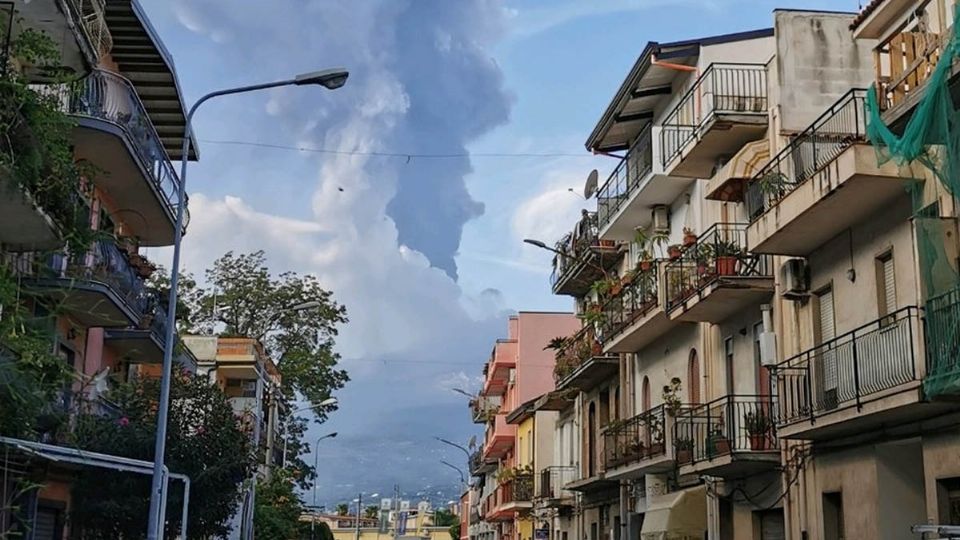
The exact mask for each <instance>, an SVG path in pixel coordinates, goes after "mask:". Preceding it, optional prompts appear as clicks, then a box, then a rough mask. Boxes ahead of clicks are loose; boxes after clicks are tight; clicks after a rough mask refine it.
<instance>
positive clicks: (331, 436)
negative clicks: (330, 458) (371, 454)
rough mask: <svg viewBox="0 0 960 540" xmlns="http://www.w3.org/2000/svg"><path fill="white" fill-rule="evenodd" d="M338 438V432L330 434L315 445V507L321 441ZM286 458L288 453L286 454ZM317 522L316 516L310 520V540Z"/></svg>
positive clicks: (314, 502)
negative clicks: (318, 450)
mask: <svg viewBox="0 0 960 540" xmlns="http://www.w3.org/2000/svg"><path fill="white" fill-rule="evenodd" d="M336 436H337V432H336V431H334V432H333V433H328V434H326V435H324V436H323V437H320V438H319V439H317V443H316V444H314V445H313V507H314V508H316V507H317V467H319V466H320V452H317V449H318V448H319V447H320V441H322V440H324V439H333V438H335V437H336ZM284 457H286V453H284ZM316 524H317V520H316V516H314V517H313V519H311V520H310V540H313V531H314V529H315V527H316Z"/></svg>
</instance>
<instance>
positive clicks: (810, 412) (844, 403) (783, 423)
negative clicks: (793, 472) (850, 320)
mask: <svg viewBox="0 0 960 540" xmlns="http://www.w3.org/2000/svg"><path fill="white" fill-rule="evenodd" d="M921 325H922V322H921V318H920V313H919V309H917V308H916V307H912V306H911V307H906V308H903V309H901V310H899V311H897V312H895V313H892V314H890V315H887V316H885V317H882V318H880V319H877V320H876V321H873V322H871V323H869V324H866V325H864V326H861V327H860V328H857V329H856V330H853V331H851V332H847V333H846V334H843V335H842V336H839V337H837V338H835V339H832V340H830V341H827V342H825V343H822V344H820V345H818V346H817V347H814V348H812V349H809V350H807V351H804V352H802V353H800V354H798V355H796V356H794V357H792V358H790V359H788V360H786V361H784V362H782V363H780V364H778V365H777V366H776V368H775V369H774V374H775V381H776V385H777V395H778V399H779V408H780V411H779V416H778V418H777V423H778V431H779V433H780V436H781V437H783V438H791V439H810V440H818V439H829V438H833V437H840V436H846V435H851V434H855V433H866V432H869V431H872V430H876V429H879V428H881V427H882V426H887V425H896V424H906V423H908V422H910V421H913V420H917V419H919V418H922V417H924V416H927V415H932V414H936V413H940V412H943V409H944V408H945V407H947V405H946V404H944V403H928V402H925V400H924V397H923V392H922V387H921V374H920V369H919V367H918V366H919V365H920V364H919V362H921V361H922V359H923V358H924V351H923V342H922V339H923V333H922V326H921ZM954 358H956V357H954Z"/></svg>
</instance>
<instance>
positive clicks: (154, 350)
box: [103, 293, 167, 364]
mask: <svg viewBox="0 0 960 540" xmlns="http://www.w3.org/2000/svg"><path fill="white" fill-rule="evenodd" d="M147 306H148V307H147V309H146V311H145V312H144V315H143V316H142V317H141V318H140V321H139V324H138V325H137V326H136V327H132V328H107V329H106V330H105V331H104V336H103V339H104V344H105V345H106V346H108V347H110V349H112V350H113V351H114V352H115V353H116V354H117V355H118V356H119V357H120V358H123V359H124V360H126V361H127V362H130V363H134V364H139V363H148V364H159V363H161V362H163V348H164V344H165V343H166V342H167V299H166V298H165V297H161V296H159V295H158V294H156V293H153V294H150V296H149V300H148V304H147Z"/></svg>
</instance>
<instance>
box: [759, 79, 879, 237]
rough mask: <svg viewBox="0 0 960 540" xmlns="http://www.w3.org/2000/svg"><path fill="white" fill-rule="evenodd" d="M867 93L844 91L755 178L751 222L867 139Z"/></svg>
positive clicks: (858, 90) (860, 90) (857, 89)
mask: <svg viewBox="0 0 960 540" xmlns="http://www.w3.org/2000/svg"><path fill="white" fill-rule="evenodd" d="M866 95H867V91H866V90H862V89H859V88H855V89H853V90H850V91H849V92H847V93H846V94H844V95H843V97H841V98H840V99H839V100H837V102H836V103H834V104H833V105H831V106H830V108H829V109H827V110H826V111H825V112H824V113H823V114H821V115H820V117H819V118H817V119H816V120H815V121H814V122H813V123H812V124H810V126H809V127H808V128H807V129H805V130H803V132H802V133H800V134H799V135H797V136H796V137H794V138H793V140H792V141H790V144H788V145H787V146H786V147H784V148H783V149H782V150H781V151H780V152H779V153H777V155H776V156H774V157H773V159H771V160H770V161H769V162H768V163H767V165H766V166H764V168H763V169H761V170H760V172H758V173H757V174H756V175H755V176H754V177H753V178H752V179H751V181H750V184H749V185H748V186H747V191H746V204H747V213H748V215H749V217H750V221H751V222H753V221H756V220H757V218H759V217H760V216H761V215H763V213H764V212H766V211H767V210H769V209H770V208H772V207H773V206H775V205H776V204H777V203H778V202H780V200H782V199H783V198H784V197H786V196H787V195H788V194H789V193H791V192H792V191H793V190H795V189H797V187H799V186H800V185H802V184H803V183H804V182H806V181H807V180H809V179H810V178H811V177H813V175H814V174H816V173H817V172H818V171H820V169H822V168H824V167H825V166H827V165H828V164H830V162H832V161H833V160H835V159H836V158H837V157H838V156H839V155H840V154H841V153H843V151H844V150H846V149H847V148H849V147H850V146H851V145H853V144H855V143H857V142H863V141H865V140H866V129H867V122H866V113H865V112H864V110H865V109H864V106H865V104H866Z"/></svg>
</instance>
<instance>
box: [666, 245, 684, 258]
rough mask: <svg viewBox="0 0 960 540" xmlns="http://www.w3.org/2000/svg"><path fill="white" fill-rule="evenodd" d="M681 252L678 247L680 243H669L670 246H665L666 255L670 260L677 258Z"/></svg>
mask: <svg viewBox="0 0 960 540" xmlns="http://www.w3.org/2000/svg"><path fill="white" fill-rule="evenodd" d="M682 254H683V250H681V249H680V244H670V246H668V247H667V256H669V257H670V260H671V261H675V260H677V259H679V258H680V255H682Z"/></svg>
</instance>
